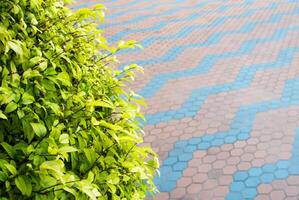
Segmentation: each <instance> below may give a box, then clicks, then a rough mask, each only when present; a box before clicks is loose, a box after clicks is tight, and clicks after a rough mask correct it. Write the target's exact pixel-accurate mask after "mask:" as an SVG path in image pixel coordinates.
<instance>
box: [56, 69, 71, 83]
mask: <svg viewBox="0 0 299 200" xmlns="http://www.w3.org/2000/svg"><path fill="white" fill-rule="evenodd" d="M56 79H57V80H59V81H60V82H61V83H62V85H65V86H71V85H72V84H71V80H70V77H69V75H68V73H66V72H61V73H59V74H58V75H57V77H56Z"/></svg>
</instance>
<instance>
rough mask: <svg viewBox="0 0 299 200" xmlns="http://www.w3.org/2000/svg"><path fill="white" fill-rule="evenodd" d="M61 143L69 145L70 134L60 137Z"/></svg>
mask: <svg viewBox="0 0 299 200" xmlns="http://www.w3.org/2000/svg"><path fill="white" fill-rule="evenodd" d="M59 142H60V143H61V144H68V143H69V135H68V134H61V135H60V137H59Z"/></svg>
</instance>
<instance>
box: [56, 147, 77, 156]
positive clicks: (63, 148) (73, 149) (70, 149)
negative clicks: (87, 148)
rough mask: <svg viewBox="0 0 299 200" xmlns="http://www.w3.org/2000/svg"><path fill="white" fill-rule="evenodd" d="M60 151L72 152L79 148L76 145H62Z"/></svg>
mask: <svg viewBox="0 0 299 200" xmlns="http://www.w3.org/2000/svg"><path fill="white" fill-rule="evenodd" d="M58 151H59V153H62V154H63V153H70V152H75V151H78V149H76V148H75V147H71V146H65V147H61V148H59V150H58Z"/></svg>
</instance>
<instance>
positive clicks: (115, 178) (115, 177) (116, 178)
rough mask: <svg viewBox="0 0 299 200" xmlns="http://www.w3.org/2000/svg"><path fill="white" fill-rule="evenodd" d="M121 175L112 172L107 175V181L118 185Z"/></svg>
mask: <svg viewBox="0 0 299 200" xmlns="http://www.w3.org/2000/svg"><path fill="white" fill-rule="evenodd" d="M119 180H120V179H119V176H118V174H116V173H112V174H110V175H109V176H108V177H107V182H108V183H110V184H113V185H116V184H118V183H119Z"/></svg>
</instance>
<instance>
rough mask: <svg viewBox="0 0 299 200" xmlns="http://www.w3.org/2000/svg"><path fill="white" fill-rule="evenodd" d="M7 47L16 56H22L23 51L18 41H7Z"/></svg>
mask: <svg viewBox="0 0 299 200" xmlns="http://www.w3.org/2000/svg"><path fill="white" fill-rule="evenodd" d="M8 46H9V47H10V48H11V49H12V50H13V51H14V52H16V54H19V55H22V54H23V49H22V47H21V45H20V41H17V40H13V41H8Z"/></svg>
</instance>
